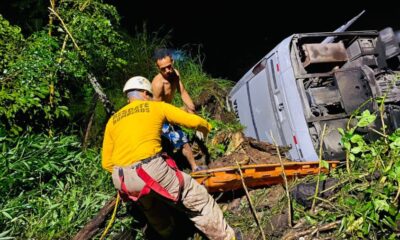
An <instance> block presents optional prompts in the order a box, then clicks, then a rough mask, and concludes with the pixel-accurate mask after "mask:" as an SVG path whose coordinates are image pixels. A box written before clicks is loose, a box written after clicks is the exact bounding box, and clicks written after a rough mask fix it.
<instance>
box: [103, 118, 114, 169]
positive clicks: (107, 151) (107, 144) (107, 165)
mask: <svg viewBox="0 0 400 240" xmlns="http://www.w3.org/2000/svg"><path fill="white" fill-rule="evenodd" d="M110 125H111V121H109V122H108V123H107V126H106V130H105V133H104V139H103V151H102V157H101V166H102V167H103V168H104V169H105V170H107V171H109V172H112V170H113V164H112V162H111V156H112V152H113V149H114V141H113V139H112V138H111V134H110V128H111V126H110Z"/></svg>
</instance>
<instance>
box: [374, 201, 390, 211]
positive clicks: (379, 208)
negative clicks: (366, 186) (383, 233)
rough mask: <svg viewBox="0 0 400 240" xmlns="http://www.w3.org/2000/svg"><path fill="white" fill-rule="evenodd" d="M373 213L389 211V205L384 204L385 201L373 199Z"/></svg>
mask: <svg viewBox="0 0 400 240" xmlns="http://www.w3.org/2000/svg"><path fill="white" fill-rule="evenodd" d="M373 203H374V207H375V211H382V210H384V211H388V210H389V204H388V203H387V202H386V200H381V199H374V200H373Z"/></svg>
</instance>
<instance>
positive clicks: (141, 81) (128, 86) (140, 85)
mask: <svg viewBox="0 0 400 240" xmlns="http://www.w3.org/2000/svg"><path fill="white" fill-rule="evenodd" d="M134 89H141V90H146V91H148V92H150V93H151V94H153V92H152V91H151V83H150V81H149V80H147V78H145V77H142V76H135V77H132V78H130V79H129V80H128V81H126V83H125V86H124V90H123V92H124V93H126V92H128V91H129V90H134Z"/></svg>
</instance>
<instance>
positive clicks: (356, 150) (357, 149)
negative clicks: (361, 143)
mask: <svg viewBox="0 0 400 240" xmlns="http://www.w3.org/2000/svg"><path fill="white" fill-rule="evenodd" d="M350 152H351V153H354V154H357V153H359V152H361V147H353V148H352V149H351V151H350Z"/></svg>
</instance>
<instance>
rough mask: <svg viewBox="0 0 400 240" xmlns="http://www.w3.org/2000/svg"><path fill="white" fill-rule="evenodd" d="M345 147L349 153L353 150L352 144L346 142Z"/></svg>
mask: <svg viewBox="0 0 400 240" xmlns="http://www.w3.org/2000/svg"><path fill="white" fill-rule="evenodd" d="M343 146H344V148H345V149H346V150H348V151H350V148H351V144H350V142H347V141H346V142H344V143H343Z"/></svg>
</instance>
